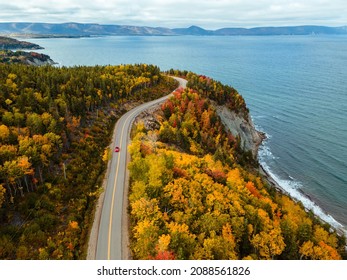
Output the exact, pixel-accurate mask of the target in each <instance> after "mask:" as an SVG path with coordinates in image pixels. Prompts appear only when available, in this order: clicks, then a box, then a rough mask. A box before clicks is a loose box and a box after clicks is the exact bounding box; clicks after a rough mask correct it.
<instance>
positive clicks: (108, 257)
mask: <svg viewBox="0 0 347 280" xmlns="http://www.w3.org/2000/svg"><path fill="white" fill-rule="evenodd" d="M137 111H138V110H135V111H134V112H133V113H131V114H130V115H129V116H128V117H127V118H126V119H125V121H124V123H123V127H122V132H121V136H120V141H119V142H120V144H119V146H120V145H121V144H122V141H123V135H124V129H125V127H126V123H127V121H128V119H129V118H130V117H132V116H133V115H134V113H136V112H137ZM125 153H126V151H125ZM119 163H120V154H119V155H118V161H117V168H116V174H115V178H114V184H113V192H112V200H111V211H110V221H109V228H108V248H107V259H108V260H110V259H111V235H112V217H113V207H114V200H115V194H116V189H117V184H116V182H117V178H118V169H119Z"/></svg>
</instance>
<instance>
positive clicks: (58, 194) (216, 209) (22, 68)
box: [0, 64, 346, 259]
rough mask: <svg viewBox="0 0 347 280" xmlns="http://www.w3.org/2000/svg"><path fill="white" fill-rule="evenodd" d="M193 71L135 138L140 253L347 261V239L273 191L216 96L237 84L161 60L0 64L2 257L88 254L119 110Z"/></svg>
mask: <svg viewBox="0 0 347 280" xmlns="http://www.w3.org/2000/svg"><path fill="white" fill-rule="evenodd" d="M169 75H175V76H181V77H184V78H185V79H187V80H188V86H187V88H186V89H182V88H181V89H178V90H176V91H175V93H174V94H173V96H172V97H171V98H169V99H168V100H167V101H166V102H165V103H163V104H162V105H161V106H160V108H158V109H157V111H156V112H155V114H154V115H153V116H152V117H153V118H154V120H155V121H154V122H155V126H151V127H148V126H147V125H146V124H145V123H144V122H142V121H141V120H138V121H137V122H136V124H135V125H134V127H133V129H132V132H131V137H132V141H131V144H130V146H129V147H128V150H129V153H130V156H131V161H130V163H129V166H128V168H129V172H130V191H129V209H128V210H129V219H130V229H129V231H130V239H131V240H130V241H131V243H130V244H131V245H130V246H131V252H132V257H133V259H345V258H346V255H345V239H344V238H343V237H341V236H339V235H338V234H337V233H336V232H335V230H334V229H332V228H331V227H330V226H329V225H327V224H323V223H321V222H320V221H319V220H318V219H317V218H316V217H314V215H313V214H312V213H311V212H306V211H305V209H304V208H303V207H302V205H301V204H300V203H296V202H294V201H293V200H292V199H290V198H289V197H288V196H286V195H284V194H282V193H280V192H278V191H276V190H275V189H274V188H273V187H272V186H271V185H270V184H269V183H268V182H267V181H266V180H265V179H264V178H263V177H262V175H261V174H260V173H259V166H258V162H257V159H256V158H255V157H254V156H252V154H251V153H250V152H249V151H244V150H243V148H242V147H241V144H240V138H239V137H238V136H237V135H233V134H232V133H231V132H230V131H228V130H227V129H225V128H224V126H223V124H222V122H221V119H220V117H219V115H218V114H217V112H216V109H215V106H214V105H215V104H218V105H223V106H226V107H227V108H228V109H229V110H232V111H236V112H238V114H240V115H244V116H245V117H246V116H248V114H249V112H248V109H247V106H246V104H245V101H244V99H243V98H242V96H241V95H240V94H239V93H238V92H237V91H236V90H235V89H233V88H232V87H229V86H226V85H223V84H221V83H220V82H217V81H214V80H212V79H210V78H208V77H205V76H201V75H197V74H195V73H191V72H187V71H178V70H170V71H168V73H165V75H164V74H163V73H162V72H161V71H160V69H159V68H158V67H157V66H153V65H145V64H139V65H119V66H94V67H87V66H80V67H77V66H76V67H69V68H66V67H61V68H59V67H53V66H41V67H35V66H26V65H21V64H15V65H14V64H11V65H8V64H0V259H85V258H86V249H87V245H88V237H89V233H90V230H91V225H92V222H93V214H94V211H95V204H96V201H97V199H98V197H99V195H100V193H101V192H102V191H103V190H102V180H103V177H104V175H105V170H106V167H107V161H108V160H109V157H108V156H105V150H107V147H108V145H109V142H110V140H111V134H112V130H113V128H114V124H115V123H116V121H117V119H119V117H120V116H121V115H122V114H124V113H125V112H126V111H128V110H129V109H131V108H133V107H135V106H137V105H138V104H140V103H143V102H145V101H149V100H153V99H156V98H158V97H161V96H163V95H166V94H168V93H169V92H171V91H172V90H174V89H175V88H176V86H177V84H176V82H175V80H173V79H171V78H170V77H169Z"/></svg>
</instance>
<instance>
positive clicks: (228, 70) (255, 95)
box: [30, 36, 347, 231]
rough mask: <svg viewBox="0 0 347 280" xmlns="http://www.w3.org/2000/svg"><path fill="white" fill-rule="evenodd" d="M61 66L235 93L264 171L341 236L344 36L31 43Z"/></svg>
mask: <svg viewBox="0 0 347 280" xmlns="http://www.w3.org/2000/svg"><path fill="white" fill-rule="evenodd" d="M30 41H32V42H34V43H37V44H40V45H41V46H43V47H45V50H43V51H42V52H43V53H46V54H48V55H50V56H51V58H52V59H53V60H54V61H56V62H58V63H59V64H60V65H63V66H73V65H107V64H128V63H148V64H156V65H158V66H159V67H160V68H161V69H162V70H168V69H170V68H174V69H181V70H191V71H193V72H196V73H199V74H204V75H207V76H210V77H212V78H213V79H216V80H220V81H222V82H223V83H225V84H228V85H231V86H233V87H234V88H236V89H237V90H238V91H239V92H240V93H241V94H242V95H243V97H244V98H245V100H246V103H247V105H248V107H249V109H250V113H251V115H252V118H253V121H254V123H255V124H256V126H257V128H258V129H259V130H261V131H263V132H265V133H266V134H267V135H268V138H267V140H266V141H265V142H264V145H263V146H262V147H261V149H260V151H259V159H260V162H261V164H262V165H263V167H264V169H265V170H266V171H267V172H269V173H270V174H271V175H272V177H273V178H274V179H275V180H276V181H277V182H278V183H279V185H281V187H282V188H283V189H284V190H286V191H287V192H288V193H289V194H290V195H291V196H292V197H294V198H295V199H298V200H300V201H302V202H303V204H304V205H305V206H306V207H307V208H308V209H312V210H313V212H314V213H315V214H317V215H319V216H320V217H321V218H322V219H323V220H325V221H327V222H329V223H330V224H332V225H333V226H334V227H336V228H340V229H342V230H345V231H346V229H347V36H268V37H204V36H202V37H193V36H181V37H99V38H82V39H32V40H30Z"/></svg>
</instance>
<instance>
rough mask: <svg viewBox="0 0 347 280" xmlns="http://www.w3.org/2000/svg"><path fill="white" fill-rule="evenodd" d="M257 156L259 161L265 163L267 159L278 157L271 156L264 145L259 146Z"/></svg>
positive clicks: (268, 149)
mask: <svg viewBox="0 0 347 280" xmlns="http://www.w3.org/2000/svg"><path fill="white" fill-rule="evenodd" d="M258 156H259V159H260V161H266V160H269V159H272V160H274V159H278V158H279V157H275V156H274V155H273V153H272V152H271V150H270V148H269V147H268V146H266V145H262V146H260V148H259V151H258Z"/></svg>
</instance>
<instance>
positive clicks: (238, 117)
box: [215, 106, 265, 158]
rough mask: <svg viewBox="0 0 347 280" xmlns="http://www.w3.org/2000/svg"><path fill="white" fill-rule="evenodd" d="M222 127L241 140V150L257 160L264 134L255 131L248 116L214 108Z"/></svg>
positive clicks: (223, 107)
mask: <svg viewBox="0 0 347 280" xmlns="http://www.w3.org/2000/svg"><path fill="white" fill-rule="evenodd" d="M215 107H216V111H217V113H218V115H219V116H220V118H221V120H222V123H223V124H224V126H225V127H226V128H227V129H229V130H230V132H231V133H232V134H233V135H234V136H235V137H236V136H239V137H240V140H241V148H242V149H243V150H245V151H251V152H252V155H253V157H254V158H257V154H258V148H259V145H260V144H261V143H262V141H263V140H264V139H265V134H264V133H262V132H259V131H257V130H256V129H255V127H254V124H253V121H252V119H251V117H250V115H249V114H247V117H244V114H241V113H236V112H235V111H231V110H230V109H228V108H227V107H226V106H215Z"/></svg>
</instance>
